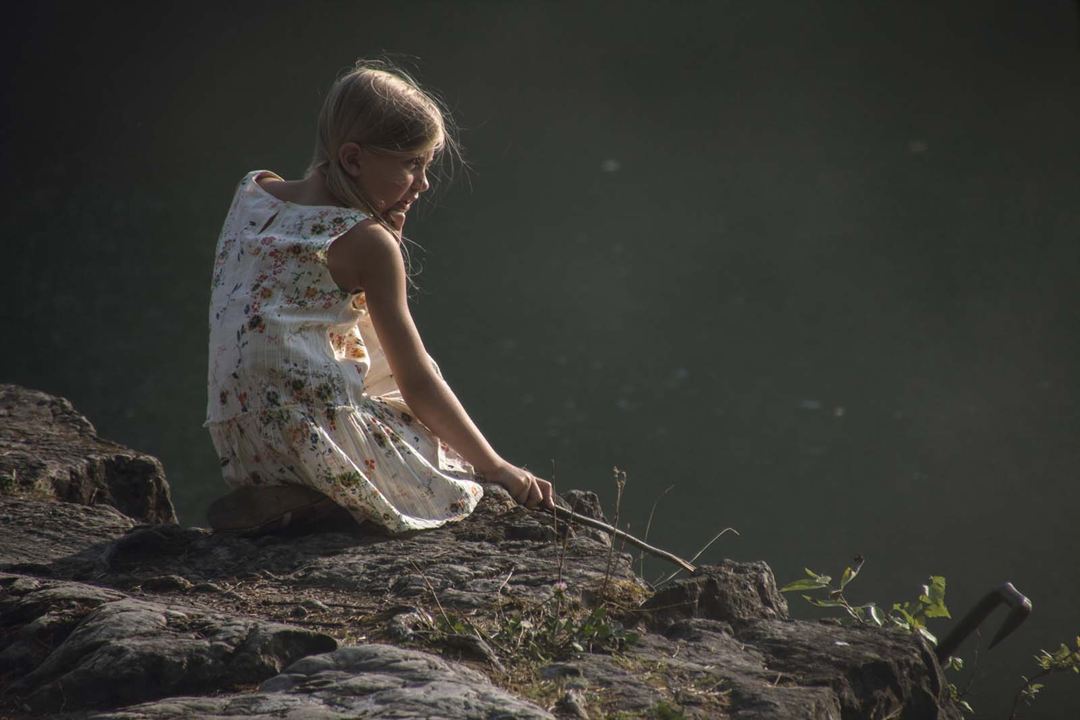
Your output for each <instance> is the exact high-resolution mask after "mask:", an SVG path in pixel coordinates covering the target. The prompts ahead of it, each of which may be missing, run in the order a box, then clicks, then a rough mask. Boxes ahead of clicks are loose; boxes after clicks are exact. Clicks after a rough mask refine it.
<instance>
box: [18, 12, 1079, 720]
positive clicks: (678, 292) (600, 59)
mask: <svg viewBox="0 0 1080 720" xmlns="http://www.w3.org/2000/svg"><path fill="white" fill-rule="evenodd" d="M28 12H29V13H30V15H29V16H28V17H27V18H26V19H25V20H24V21H23V22H22V23H20V24H17V25H16V24H12V25H9V26H8V27H7V28H5V30H4V33H5V36H6V37H5V42H4V43H3V47H4V49H5V51H6V52H7V53H8V54H9V56H10V57H9V61H10V62H9V65H8V66H9V67H11V68H12V71H11V72H10V73H9V74H8V75H7V76H6V77H5V79H4V88H5V92H4V95H5V99H6V101H7V105H6V106H7V107H8V108H9V112H8V113H6V114H5V115H4V116H3V120H2V125H0V132H2V137H3V143H2V146H0V147H2V153H3V154H2V158H3V161H4V166H5V168H6V170H7V172H5V173H4V180H3V181H4V183H5V192H4V193H3V196H4V200H5V213H4V222H5V233H4V239H3V243H4V250H5V253H4V263H3V278H4V283H3V289H2V290H0V292H2V293H3V304H2V306H0V312H2V316H0V319H2V321H3V328H4V331H3V332H4V346H5V347H6V348H8V351H7V352H5V353H3V354H2V355H0V381H6V382H19V383H21V384H24V385H29V386H33V387H38V388H41V389H45V390H48V391H51V392H55V393H59V394H62V395H65V396H67V397H69V398H71V399H72V400H73V401H74V402H75V404H76V406H77V407H78V408H79V409H81V410H82V411H83V412H85V413H86V414H87V415H89V416H90V417H91V419H92V420H93V421H94V422H95V423H96V424H97V426H98V429H99V430H100V431H101V433H102V434H104V435H105V436H107V437H110V438H113V439H116V440H118V441H120V442H124V443H126V444H129V445H131V446H133V447H137V448H139V449H142V450H145V451H147V452H151V453H153V454H155V455H157V456H158V457H160V458H161V459H162V460H163V461H164V463H165V465H166V469H167V471H168V474H169V478H170V481H171V482H172V485H173V490H174V496H175V499H176V501H177V505H178V508H179V511H180V513H181V516H182V519H183V521H184V522H186V523H191V524H200V523H202V522H203V515H202V513H203V511H204V508H205V506H206V503H207V502H208V501H209V499H210V498H212V497H214V496H215V495H216V494H218V493H220V492H221V490H222V488H221V484H220V478H219V475H218V470H217V466H216V463H215V459H214V457H213V454H212V450H211V447H210V443H209V440H208V438H207V437H206V435H205V432H204V431H203V429H202V428H201V422H202V420H203V412H204V402H205V373H206V364H205V362H206V361H205V343H206V303H207V285H208V281H209V268H210V258H211V254H212V251H213V246H214V242H215V239H216V236H217V232H218V229H219V226H220V222H221V220H222V218H223V216H224V212H225V210H226V206H227V203H228V201H229V198H230V196H231V193H232V190H233V186H234V184H235V182H236V181H237V180H238V179H239V178H240V177H241V176H242V175H243V173H244V172H246V171H247V170H250V169H254V168H264V167H265V168H271V169H274V170H276V171H278V172H280V173H282V174H284V175H286V176H288V177H296V176H297V174H298V173H299V172H301V171H302V169H303V167H304V166H305V165H306V159H307V155H308V153H309V152H310V137H311V135H312V132H313V121H314V113H315V112H316V110H317V107H318V104H319V98H320V97H321V93H322V92H323V90H324V88H325V86H326V85H327V84H328V82H329V80H330V78H332V76H333V74H334V73H335V72H336V71H337V70H338V69H340V68H342V67H344V66H345V65H347V64H349V63H350V62H351V61H352V59H353V58H354V57H356V56H359V55H372V54H376V53H378V52H380V51H391V52H394V53H397V54H398V57H399V58H404V59H405V60H406V61H409V58H419V61H418V63H417V64H418V68H419V71H420V74H421V76H422V78H423V79H424V80H425V81H427V82H428V83H429V84H430V85H431V86H433V87H435V88H437V89H439V90H440V91H441V92H442V93H443V95H444V96H445V98H446V99H447V101H448V103H449V105H450V106H451V108H452V109H453V110H454V111H455V113H456V115H457V117H458V119H459V121H460V123H461V125H462V127H463V139H464V141H465V144H466V146H467V154H468V157H469V159H470V162H471V165H472V169H471V171H470V172H469V173H468V174H467V176H465V177H459V178H458V180H457V181H456V182H454V183H453V184H449V185H444V186H443V187H441V188H440V190H439V192H438V194H437V197H436V198H435V199H434V200H433V201H432V202H428V203H426V207H423V208H422V209H421V210H420V212H419V216H418V217H413V218H411V219H410V224H409V230H410V232H411V234H412V236H413V237H414V239H416V240H417V241H418V242H420V243H421V244H422V245H423V246H424V247H425V248H426V252H425V253H424V254H423V255H422V257H421V260H422V265H423V273H422V274H421V276H420V278H419V282H420V285H421V291H420V292H419V293H418V295H417V297H416V298H415V303H414V312H415V315H416V318H417V321H418V323H419V325H420V327H421V330H422V332H423V334H424V337H425V340H426V342H427V344H428V345H429V347H430V349H431V350H432V352H433V354H434V355H435V356H436V357H437V358H438V360H439V362H440V364H441V366H442V368H443V371H444V373H445V374H446V376H447V377H448V379H449V380H450V382H451V384H452V385H453V386H454V387H455V389H456V390H457V391H458V394H459V395H460V396H461V398H462V399H463V401H464V402H465V404H466V406H467V407H468V408H469V409H470V411H471V412H472V414H473V415H474V417H475V418H476V420H477V421H478V423H479V424H480V426H481V427H482V428H483V429H484V430H485V431H486V432H487V434H488V436H489V438H490V439H491V440H492V442H493V444H494V445H495V447H496V448H498V449H499V450H500V451H501V452H502V453H503V454H504V455H506V456H507V457H508V458H511V459H512V460H514V461H516V462H519V463H525V464H528V465H529V466H530V467H531V468H533V469H534V470H537V471H541V472H544V473H547V474H549V475H550V474H551V473H552V468H553V467H554V471H553V472H554V475H555V478H556V483H557V484H558V485H559V486H562V487H571V486H574V487H587V488H593V489H596V490H597V491H598V492H600V493H601V495H602V496H603V497H604V498H605V500H606V501H607V502H608V503H609V504H610V503H611V502H613V499H614V486H613V483H612V481H611V469H612V467H614V466H618V467H620V468H623V469H625V470H626V471H627V472H628V473H629V483H628V486H627V490H626V496H625V498H624V501H623V507H622V509H621V516H622V517H623V518H624V519H625V520H627V521H628V522H629V523H630V524H631V530H632V531H633V530H637V531H642V532H643V531H644V526H645V522H646V518H647V516H648V513H649V510H650V508H651V506H652V504H653V502H654V501H656V499H657V498H658V497H660V496H661V494H662V493H663V491H664V489H665V488H667V487H668V486H669V485H675V488H674V489H673V490H672V491H671V492H670V493H669V494H668V495H666V496H664V497H663V498H662V499H661V500H660V501H659V504H658V507H657V511H656V519H655V521H654V523H653V527H652V529H651V531H650V538H651V539H652V540H653V541H655V542H656V543H658V544H660V545H661V546H664V547H667V548H669V549H671V550H673V551H675V552H678V553H680V554H683V555H685V556H689V555H692V554H693V553H694V552H696V551H697V549H698V548H699V547H700V546H701V545H703V544H704V543H705V542H706V541H707V540H708V539H709V538H710V537H711V536H712V535H713V534H714V533H715V532H716V531H717V530H719V529H720V528H722V527H725V526H728V525H731V526H734V527H736V528H738V530H739V531H740V533H741V536H740V537H738V538H734V537H730V536H729V537H725V538H723V539H722V540H720V541H719V542H718V543H717V544H716V545H715V546H713V548H712V549H711V550H710V551H709V552H708V553H707V554H706V555H704V556H703V558H702V559H703V560H707V559H708V558H712V559H717V558H720V557H733V558H737V559H765V560H767V561H768V562H769V563H770V564H771V565H772V566H773V568H774V569H775V571H776V573H777V576H778V579H779V580H780V581H781V582H784V581H787V580H791V579H794V578H795V577H798V576H799V575H800V574H801V573H802V568H803V567H804V566H809V567H811V568H813V569H815V570H818V571H821V572H830V573H832V574H834V575H837V574H839V572H840V570H841V569H842V568H843V566H844V564H845V563H847V562H848V561H849V560H850V558H851V557H852V556H853V555H855V554H856V553H861V554H862V555H864V556H866V557H867V564H866V566H865V568H864V570H863V573H862V575H861V576H860V577H859V579H858V580H857V581H856V584H855V585H853V586H852V589H853V593H854V594H855V595H856V596H857V598H856V599H861V600H871V599H873V600H878V601H880V602H886V603H887V602H889V601H891V600H900V599H909V598H912V597H913V596H914V595H915V593H916V592H917V588H918V586H919V585H920V584H921V583H922V582H923V581H924V580H925V577H926V576H928V575H929V574H931V573H934V574H943V575H945V576H946V577H947V578H948V581H949V594H948V598H949V601H950V605H951V606H952V608H953V610H954V611H958V610H961V609H963V608H966V607H967V606H969V605H970V604H972V603H973V602H974V601H975V600H976V599H977V598H978V597H979V596H980V595H981V593H983V592H985V591H986V590H988V589H989V588H991V587H992V586H994V585H995V584H997V583H999V582H1001V581H1002V580H1005V579H1009V580H1012V581H1014V582H1015V583H1016V584H1017V585H1018V586H1019V587H1020V588H1021V590H1023V591H1025V592H1027V593H1028V594H1029V595H1030V596H1031V597H1032V598H1033V600H1034V602H1035V607H1036V611H1035V614H1034V616H1033V618H1032V620H1031V621H1030V622H1029V623H1028V625H1027V626H1025V627H1024V628H1023V629H1022V630H1021V631H1020V633H1019V634H1018V635H1017V636H1016V637H1014V638H1011V639H1010V640H1008V641H1007V642H1006V643H1005V644H1004V645H1003V646H1002V647H1001V648H1000V649H995V651H994V652H993V653H989V654H984V657H983V658H982V659H981V660H980V663H979V664H980V669H979V679H978V680H977V682H976V685H975V688H974V695H973V698H972V702H973V704H974V705H975V706H976V708H977V709H978V710H980V713H979V717H1006V716H1007V710H1005V708H1007V707H1008V703H1009V702H1010V700H1011V693H1012V692H1013V690H1014V689H1015V688H1016V687H1017V686H1018V683H1019V681H1018V678H1019V675H1020V674H1021V673H1028V674H1030V673H1031V672H1032V670H1033V669H1034V665H1033V663H1032V662H1031V660H1030V656H1031V655H1033V654H1034V653H1035V652H1036V651H1037V649H1038V648H1040V647H1046V648H1050V647H1054V646H1056V645H1057V643H1058V642H1061V641H1063V640H1066V639H1068V638H1071V637H1073V636H1075V635H1076V634H1077V632H1078V631H1080V618H1078V616H1077V612H1076V602H1075V599H1074V598H1075V596H1076V594H1077V591H1078V590H1080V573H1078V571H1077V569H1076V568H1077V563H1076V559H1075V550H1076V547H1077V538H1078V531H1077V527H1076V522H1075V513H1076V508H1077V507H1078V505H1080V489H1078V488H1080V485H1078V483H1077V482H1076V479H1077V474H1078V470H1080V450H1078V447H1080V446H1078V444H1077V442H1076V438H1077V434H1078V430H1080V417H1078V412H1077V401H1078V390H1077V385H1076V378H1077V369H1078V367H1080V335H1078V333H1077V319H1078V318H1077V300H1076V288H1077V286H1078V285H1077V281H1078V280H1080V257H1078V256H1080V250H1078V248H1080V245H1078V243H1077V238H1078V235H1080V217H1078V214H1077V212H1076V203H1075V198H1076V188H1077V187H1078V185H1080V183H1078V180H1080V169H1078V167H1080V166H1078V163H1077V160H1078V159H1080V152H1078V151H1080V140H1078V139H1077V134H1076V132H1075V130H1076V127H1078V120H1080V117H1078V116H1080V95H1078V93H1077V90H1078V86H1080V82H1078V80H1080V69H1078V59H1080V47H1078V44H1077V22H1076V16H1075V15H1076V13H1075V9H1074V5H1073V4H1072V3H1068V2H1065V1H1064V0H1058V1H1056V2H1044V3H1021V2H1011V3H1007V2H997V3H986V2H979V3H975V2H969V3H956V4H951V5H950V7H948V8H942V7H936V6H932V5H930V4H927V6H925V7H911V6H910V5H909V4H902V5H893V6H880V7H879V6H874V7H870V6H867V5H865V4H861V3H830V4H829V5H828V6H822V5H814V4H805V5H803V6H800V7H797V8H793V7H791V6H790V5H787V4H784V5H781V4H768V3H760V4H753V5H752V6H749V7H747V6H745V5H736V4H734V3H709V4H705V3H702V4H679V5H675V6H666V5H663V6H662V5H660V4H639V3H638V4H628V3H619V4H612V5H605V4H597V5H591V4H590V5H588V6H587V7H584V8H583V7H580V6H578V5H569V4H567V5H559V4H538V3H499V4H497V3H445V4H444V3H411V4H410V5H409V6H408V8H407V9H404V8H402V9H398V8H390V7H385V8H382V9H378V10H376V9H373V8H364V7H362V6H360V5H359V4H345V3H340V4H334V3H323V4H303V5H300V4H296V5H285V4H281V5H271V6H268V5H266V4H246V5H245V4H233V5H231V6H230V7H227V8H225V7H214V8H210V7H203V8H196V7H191V6H186V5H185V6H180V5H176V6H157V5H155V6H153V7H149V6H148V7H146V8H140V9H134V8H133V9H130V10H128V11H126V13H125V14H120V13H119V12H118V11H115V10H102V9H101V8H98V7H93V8H91V7H89V6H88V7H84V8H70V7H63V6H58V5H36V6H35V7H34V8H33V9H31V10H28ZM663 570H664V568H661V567H659V566H657V565H654V564H651V563H647V565H646V574H647V575H648V576H650V577H653V576H655V575H657V574H659V573H660V572H662V571H663ZM796 600H798V598H792V601H793V602H792V606H793V610H794V611H795V612H796V613H797V614H799V615H800V616H803V617H809V616H813V615H814V613H813V612H811V611H810V610H809V609H807V608H806V607H804V606H803V605H802V604H801V601H799V602H795V601H796ZM945 627H947V623H946V624H945ZM973 645H974V643H972V646H973ZM972 646H966V647H965V648H964V649H963V654H964V655H965V656H966V657H968V658H969V662H970V658H971V654H972V649H973V647H972ZM1077 685H1078V684H1077V682H1076V680H1075V679H1074V678H1060V679H1054V680H1051V682H1050V684H1048V687H1047V689H1046V690H1045V691H1044V697H1043V698H1042V699H1041V700H1040V702H1039V704H1037V705H1036V706H1035V708H1034V709H1033V710H1032V711H1031V713H1030V714H1029V715H1027V717H1032V718H1035V717H1039V718H1060V717H1073V716H1076V715H1077V712H1078V711H1080V690H1078V687H1077Z"/></svg>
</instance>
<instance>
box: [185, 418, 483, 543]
mask: <svg viewBox="0 0 1080 720" xmlns="http://www.w3.org/2000/svg"><path fill="white" fill-rule="evenodd" d="M401 415H406V416H407V413H403V412H402V411H400V410H399V409H397V408H395V407H393V405H392V404H390V403H388V402H386V401H383V400H381V399H379V398H369V399H368V402H365V403H364V404H362V405H335V406H325V407H323V408H320V409H314V408H311V407H306V406H302V405H283V406H280V407H274V408H260V409H254V410H249V411H247V412H243V413H239V414H236V415H233V416H232V417H229V418H226V419H222V420H213V421H210V420H208V421H207V423H206V427H207V428H208V430H209V431H210V435H211V439H212V440H213V442H214V446H215V448H216V449H217V451H218V456H219V458H220V459H221V466H222V473H223V475H224V479H225V481H226V483H227V484H229V485H231V486H242V485H257V484H283V483H299V484H302V485H307V486H309V487H312V488H314V489H316V490H318V491H320V492H322V493H323V494H325V495H327V496H328V497H330V498H331V499H332V500H334V502H336V503H337V504H338V505H341V506H342V507H344V508H346V509H347V510H349V512H350V513H352V515H353V516H354V517H355V518H356V519H357V520H359V521H371V522H375V523H376V524H379V525H381V526H383V527H385V528H386V529H387V530H388V531H390V532H404V531H408V530H422V529H429V528H435V527H440V526H442V525H444V524H445V523H448V522H454V521H457V520H461V519H463V518H465V517H467V516H468V515H469V514H471V513H472V511H473V510H474V509H475V508H476V505H477V503H478V502H479V501H480V498H481V497H482V496H483V489H482V487H481V485H480V484H479V483H478V482H476V480H475V473H474V472H473V471H472V468H471V466H469V465H468V463H466V462H464V460H461V459H460V457H459V456H457V455H456V453H453V452H452V451H448V448H444V446H442V444H441V443H440V442H439V440H438V438H436V437H435V436H434V435H433V434H432V433H431V431H430V430H429V429H428V428H426V427H425V426H423V425H422V424H420V423H419V421H416V420H415V419H411V418H410V419H409V420H405V419H402V418H401V417H400V416H401ZM447 451H448V452H447Z"/></svg>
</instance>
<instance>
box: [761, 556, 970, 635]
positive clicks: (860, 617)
mask: <svg viewBox="0 0 1080 720" xmlns="http://www.w3.org/2000/svg"><path fill="white" fill-rule="evenodd" d="M863 562H864V559H863V557H862V556H856V558H855V560H854V562H853V563H852V564H851V565H849V566H847V567H845V568H844V571H843V573H841V575H840V580H839V582H838V583H837V585H836V587H833V584H832V577H831V576H829V575H822V574H821V573H817V572H814V571H813V570H810V569H809V568H807V569H806V577H805V578H801V579H799V580H795V581H794V582H790V583H788V584H787V585H785V586H784V587H782V588H780V592H798V591H811V592H813V591H822V592H821V593H820V596H819V597H814V596H811V595H805V594H804V595H803V598H804V599H805V600H806V601H807V602H808V603H810V604H811V605H813V606H815V607H820V608H840V609H842V610H843V611H844V612H845V613H846V614H847V615H848V617H849V618H851V619H852V620H854V621H855V622H856V623H858V624H860V625H875V626H877V627H886V626H890V627H898V628H902V629H904V630H907V631H909V632H913V633H918V634H919V635H922V636H923V637H925V638H926V639H927V640H929V641H930V642H931V643H932V644H934V645H936V644H937V638H936V637H935V636H934V634H933V633H931V632H930V631H929V630H928V629H927V627H926V625H927V621H928V620H930V619H932V618H948V617H951V616H950V615H949V609H948V607H946V605H945V578H944V577H942V576H940V575H933V576H931V577H930V580H929V582H928V583H927V584H925V585H923V586H922V588H921V592H920V593H919V596H918V597H917V598H916V599H915V600H912V601H908V602H896V603H893V604H892V607H891V608H890V609H889V610H887V611H883V610H882V609H881V607H880V606H879V605H878V604H877V603H874V602H868V603H862V604H855V603H852V602H851V601H850V600H849V599H848V598H847V595H846V594H845V592H846V590H847V587H848V585H849V584H850V583H851V581H852V580H854V579H855V578H856V577H858V575H859V571H860V570H861V569H862V566H863Z"/></svg>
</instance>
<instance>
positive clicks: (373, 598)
mask: <svg viewBox="0 0 1080 720" xmlns="http://www.w3.org/2000/svg"><path fill="white" fill-rule="evenodd" d="M87 425H89V423H87ZM31 444H32V443H31ZM564 499H566V500H567V501H569V502H571V503H573V504H575V507H576V508H577V509H578V511H579V512H581V513H583V514H589V515H591V516H593V517H597V516H602V513H601V512H600V508H599V504H598V503H597V502H596V499H595V496H594V495H591V494H590V493H582V492H575V491H571V492H568V493H566V494H565V496H564ZM0 573H2V574H0V688H3V689H4V690H3V693H2V694H0V716H5V717H6V716H14V717H28V718H29V717H43V716H56V714H57V713H61V716H63V717H69V718H86V717H99V718H116V719H119V718H124V719H128V718H130V719H132V720H135V719H136V718H148V719H149V718H174V717H175V718H181V717H210V718H212V717H247V718H271V717H273V718H339V717H340V718H346V717H348V718H367V717H372V718H376V717H387V718H389V717H395V718H412V717H440V718H498V717H524V718H531V717H538V718H539V717H560V718H582V717H587V718H604V717H613V718H619V717H621V718H637V717H643V718H650V717H688V718H691V717H697V718H739V719H740V720H765V719H766V718H768V719H770V720H778V719H784V718H806V719H807V720H810V719H813V720H819V719H820V720H826V719H829V720H839V719H840V718H845V719H847V718H881V717H890V716H891V717H903V718H910V719H913V720H920V719H922V718H927V719H941V720H959V718H960V717H961V714H960V712H959V710H958V709H957V708H956V707H954V706H953V705H952V704H951V702H950V701H949V700H948V699H947V693H946V692H945V691H944V690H943V681H942V678H941V670H940V667H939V666H938V664H937V662H936V660H935V659H934V657H933V654H932V653H931V652H929V651H928V649H927V648H926V646H925V645H924V644H923V643H922V641H921V640H920V639H918V638H916V637H913V636H910V635H905V634H901V633H894V632H886V631H879V630H871V629H863V628H854V627H844V626H839V625H836V624H827V623H821V622H798V621H792V620H789V619H788V618H787V605H786V602H785V601H784V598H783V596H781V595H780V594H779V593H778V592H777V589H776V584H775V581H774V579H773V577H772V572H771V571H770V570H769V568H768V566H767V565H766V564H765V563H761V562H756V563H737V562H732V561H724V562H721V563H719V564H718V565H715V566H705V567H701V568H699V571H698V573H696V574H695V575H693V576H691V577H682V578H680V579H677V580H674V581H673V582H671V583H669V584H668V585H666V586H665V587H663V588H661V589H660V590H659V591H654V589H653V588H651V587H649V585H648V584H647V583H645V582H644V581H643V580H641V579H640V578H639V577H638V576H637V575H636V574H635V573H634V572H633V568H632V565H631V563H630V558H629V556H627V555H623V554H621V553H619V552H617V551H615V549H613V548H612V547H611V545H610V543H609V542H607V540H606V537H605V536H604V535H603V534H601V533H598V532H597V531H594V530H577V529H573V528H567V527H566V526H565V524H562V523H555V522H554V521H553V520H552V518H551V517H550V516H547V515H545V514H543V513H540V512H532V511H528V510H526V509H524V508H522V507H519V506H517V505H516V504H515V503H514V502H513V501H511V500H510V499H509V497H507V496H506V494H505V492H503V491H502V490H501V489H499V488H493V487H489V488H487V489H486V494H485V497H484V498H483V500H482V501H481V503H480V505H479V506H478V507H477V509H476V511H475V512H474V513H473V514H472V515H471V516H470V517H468V518H467V519H465V520H463V521H461V522H459V523H454V524H451V525H448V526H445V527H443V528H439V529H436V530H429V531H423V532H416V533H409V534H406V535H400V536H393V537H388V536H384V535H372V534H369V533H367V532H365V531H364V530H363V529H362V528H361V527H358V526H356V525H354V524H352V523H349V522H345V521H342V523H339V524H337V525H335V524H333V523H324V524H323V525H322V526H320V527H318V528H316V529H313V530H309V531H306V532H305V531H298V532H293V533H292V534H289V535H268V536H263V537H258V538H243V537H237V536H229V535H222V534H215V533H212V532H210V531H209V530H206V529H203V528H196V527H188V528H184V527H180V526H178V525H175V524H161V523H153V524H149V525H146V524H142V525H140V524H137V523H136V521H134V520H132V519H131V518H129V517H125V516H124V515H122V514H121V513H120V512H118V510H117V509H116V508H115V507H113V506H109V505H105V504H95V505H91V506H86V505H80V504H76V503H71V502H58V501H56V500H52V499H41V498H38V499H35V498H27V497H25V496H20V497H11V496H4V495H0Z"/></svg>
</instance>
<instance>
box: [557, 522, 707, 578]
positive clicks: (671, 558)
mask: <svg viewBox="0 0 1080 720" xmlns="http://www.w3.org/2000/svg"><path fill="white" fill-rule="evenodd" d="M554 514H555V516H556V517H560V518H562V519H563V520H567V521H573V522H577V523H581V524H582V525H588V526H589V527H591V528H596V529H597V530H603V531H604V532H606V533H607V534H608V535H611V536H613V537H617V538H619V539H620V540H622V541H624V542H628V543H630V544H631V545H633V546H634V547H637V548H640V549H641V550H644V551H645V552H647V553H649V554H650V555H653V556H655V557H658V558H661V559H663V560H667V561H668V562H670V563H674V564H676V565H678V566H679V567H680V568H682V569H683V570H685V571H686V572H688V573H693V572H697V567H695V566H694V565H693V564H692V563H689V562H687V561H686V560H683V559H682V558H681V557H679V556H678V555H674V554H672V553H669V552H668V551H667V550H661V549H660V548H658V547H654V546H652V545H650V544H649V543H647V542H645V541H644V540H639V539H638V538H636V537H634V536H633V535H631V534H630V533H627V532H623V531H622V530H620V529H618V528H616V527H612V526H611V525H608V524H607V523H606V522H602V521H600V520H595V519H593V518H591V517H586V516H585V515H581V514H579V513H576V512H574V511H573V510H567V509H566V508H563V507H559V506H558V505H556V506H555V512H554Z"/></svg>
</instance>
